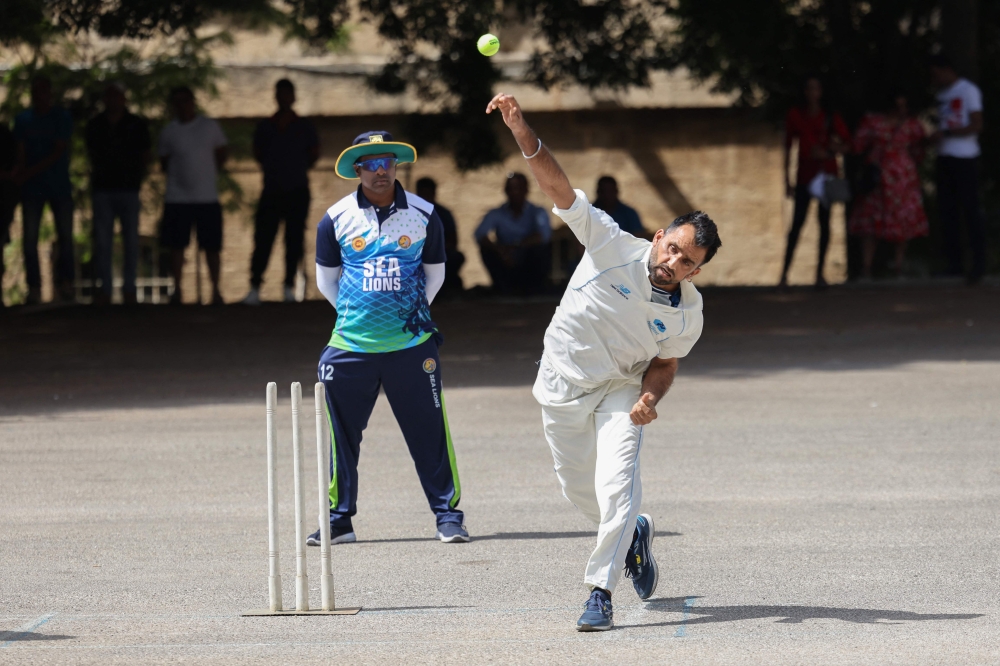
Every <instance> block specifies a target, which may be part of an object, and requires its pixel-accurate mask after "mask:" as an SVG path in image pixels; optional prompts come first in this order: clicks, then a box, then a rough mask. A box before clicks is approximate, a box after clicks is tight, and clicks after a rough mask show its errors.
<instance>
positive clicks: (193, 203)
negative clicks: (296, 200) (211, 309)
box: [158, 87, 227, 305]
mask: <svg viewBox="0 0 1000 666" xmlns="http://www.w3.org/2000/svg"><path fill="white" fill-rule="evenodd" d="M170 103H171V106H172V107H173V110H174V119H173V120H171V121H170V122H169V123H168V124H167V126H166V127H164V128H163V132H161V133H160V145H159V151H158V152H159V156H160V166H161V167H162V168H163V173H165V174H167V191H166V194H165V195H164V197H163V202H164V206H163V224H162V226H161V228H160V242H161V243H162V244H163V245H164V246H166V247H169V248H170V250H171V262H170V269H171V274H172V275H173V278H174V294H173V296H172V297H171V298H170V302H171V303H174V304H179V303H180V302H181V275H182V273H183V270H184V249H185V248H187V246H188V243H190V242H191V227H192V226H193V227H194V228H195V230H196V232H197V234H198V247H199V248H201V249H202V250H204V251H205V260H206V263H207V264H208V273H209V276H210V277H211V280H212V304H213V305H221V304H222V294H220V293H219V252H220V251H221V250H222V207H221V206H220V205H219V192H218V189H217V188H216V183H215V180H216V176H217V175H218V173H219V171H221V170H222V165H223V164H225V162H226V157H227V150H226V135H225V134H223V133H222V128H221V127H219V123H217V122H216V121H214V120H212V119H211V118H206V117H204V116H199V115H198V113H197V108H196V107H195V103H194V93H192V92H191V89H190V88H187V87H180V88H175V89H174V90H172V91H171V92H170Z"/></svg>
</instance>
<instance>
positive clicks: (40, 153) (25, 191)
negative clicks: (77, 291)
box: [14, 76, 74, 305]
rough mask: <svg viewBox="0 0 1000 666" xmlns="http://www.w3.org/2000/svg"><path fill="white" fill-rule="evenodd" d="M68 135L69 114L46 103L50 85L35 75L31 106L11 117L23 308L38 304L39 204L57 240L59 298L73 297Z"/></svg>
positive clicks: (32, 85)
mask: <svg viewBox="0 0 1000 666" xmlns="http://www.w3.org/2000/svg"><path fill="white" fill-rule="evenodd" d="M72 134H73V119H72V117H70V115H69V111H67V110H66V109H64V108H62V107H60V106H55V105H54V104H53V103H52V81H50V80H49V79H48V77H45V76H36V77H35V78H34V80H33V81H32V82H31V108H30V109H27V110H25V111H22V112H21V113H19V114H17V117H16V118H15V119H14V140H15V141H16V142H17V151H18V165H19V166H18V172H17V175H16V179H17V181H18V182H19V183H20V185H21V217H22V219H23V222H24V238H23V239H22V245H23V247H24V271H25V273H26V274H27V279H28V300H27V302H28V304H29V305H31V304H34V303H39V302H40V301H41V293H42V292H41V289H42V275H41V270H40V268H39V264H38V231H39V228H40V226H41V222H42V211H43V210H44V208H45V204H48V205H49V208H51V209H52V217H53V218H54V219H55V223H56V237H57V239H58V241H59V243H58V246H59V258H58V260H57V261H56V270H55V272H56V275H55V278H56V279H55V282H56V287H57V289H58V294H59V298H60V299H61V300H64V301H68V300H72V299H73V278H74V269H73V263H74V262H73V187H72V185H71V184H70V181H69V140H70V137H71V136H72Z"/></svg>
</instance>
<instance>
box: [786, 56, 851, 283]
mask: <svg viewBox="0 0 1000 666" xmlns="http://www.w3.org/2000/svg"><path fill="white" fill-rule="evenodd" d="M802 93H803V101H802V103H801V104H800V105H799V106H796V107H793V108H792V109H790V110H789V112H788V115H787V117H786V118H785V191H786V192H787V195H788V196H789V197H792V198H793V199H794V201H795V209H794V212H793V213H792V228H791V229H790V230H789V232H788V244H787V246H786V248H785V261H784V265H783V266H782V269H781V281H780V282H779V283H778V287H779V288H780V289H784V288H786V287H787V286H788V269H789V268H791V265H792V258H793V257H794V256H795V246H796V245H798V242H799V234H800V233H801V232H802V226H803V225H804V224H805V222H806V215H808V213H809V204H810V203H811V202H812V199H813V195H812V194H810V192H809V184H810V183H811V182H812V180H813V179H814V178H816V176H817V175H819V174H821V173H826V174H830V175H834V176H835V175H837V173H838V171H839V169H838V167H837V160H836V155H837V153H839V152H843V150H844V149H845V148H846V147H847V145H848V143H849V142H850V139H851V134H850V132H849V131H848V130H847V125H845V124H844V120H843V118H841V117H840V114H838V113H834V112H831V111H828V110H827V109H825V108H824V107H823V84H822V83H820V80H819V79H818V78H816V77H814V76H812V77H809V78H807V79H806V81H805V85H804V86H803V90H802ZM794 140H798V143H799V150H798V169H797V171H796V176H795V184H794V185H792V183H791V181H790V180H789V179H788V176H789V165H790V163H791V152H792V141H794ZM818 204H819V260H818V262H817V264H816V288H817V289H822V288H824V287H826V280H825V279H824V277H823V266H824V264H825V263H826V250H827V247H828V246H829V244H830V207H829V205H827V204H824V202H823V201H819V202H818Z"/></svg>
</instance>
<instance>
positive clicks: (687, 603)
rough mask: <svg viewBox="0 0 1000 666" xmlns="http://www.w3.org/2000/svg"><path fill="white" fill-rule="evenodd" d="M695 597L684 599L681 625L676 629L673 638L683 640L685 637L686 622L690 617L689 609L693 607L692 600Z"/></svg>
mask: <svg viewBox="0 0 1000 666" xmlns="http://www.w3.org/2000/svg"><path fill="white" fill-rule="evenodd" d="M696 598H697V597H684V608H683V609H682V612H683V615H682V616H681V623H680V625H678V627H677V631H675V632H674V638H684V637H685V636H687V621H688V618H689V617H691V609H692V608H693V607H694V600H695V599H696Z"/></svg>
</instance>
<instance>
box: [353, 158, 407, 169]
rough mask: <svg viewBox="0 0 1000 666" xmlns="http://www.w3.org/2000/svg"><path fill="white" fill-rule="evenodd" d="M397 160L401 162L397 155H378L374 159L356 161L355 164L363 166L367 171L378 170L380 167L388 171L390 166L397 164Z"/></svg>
mask: <svg viewBox="0 0 1000 666" xmlns="http://www.w3.org/2000/svg"><path fill="white" fill-rule="evenodd" d="M397 162H399V160H398V159H396V158H395V157H376V158H375V159H373V160H364V161H361V162H355V163H354V166H356V167H361V168H362V169H364V170H365V171H378V170H379V169H382V170H384V171H388V170H389V167H394V166H396V163H397Z"/></svg>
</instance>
